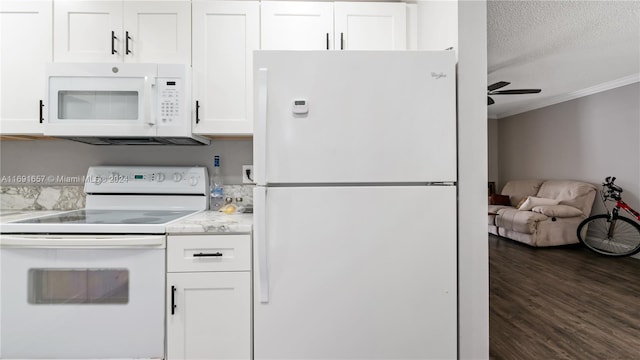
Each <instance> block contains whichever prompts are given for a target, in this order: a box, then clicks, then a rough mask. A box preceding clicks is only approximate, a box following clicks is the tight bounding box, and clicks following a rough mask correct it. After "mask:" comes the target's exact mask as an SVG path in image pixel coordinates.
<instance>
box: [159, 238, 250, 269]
mask: <svg viewBox="0 0 640 360" xmlns="http://www.w3.org/2000/svg"><path fill="white" fill-rule="evenodd" d="M249 270H251V237H250V235H176V236H169V237H168V238H167V272H192V271H249Z"/></svg>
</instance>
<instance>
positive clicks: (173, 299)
mask: <svg viewBox="0 0 640 360" xmlns="http://www.w3.org/2000/svg"><path fill="white" fill-rule="evenodd" d="M176 307H177V306H176V287H175V286H173V285H171V315H175V313H176Z"/></svg>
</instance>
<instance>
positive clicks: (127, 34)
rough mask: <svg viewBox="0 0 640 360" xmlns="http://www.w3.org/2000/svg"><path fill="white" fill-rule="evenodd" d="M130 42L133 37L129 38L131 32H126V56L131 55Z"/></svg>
mask: <svg viewBox="0 0 640 360" xmlns="http://www.w3.org/2000/svg"><path fill="white" fill-rule="evenodd" d="M129 40H131V36H129V32H128V31H126V32H125V41H124V47H125V55H129V54H131V50H129Z"/></svg>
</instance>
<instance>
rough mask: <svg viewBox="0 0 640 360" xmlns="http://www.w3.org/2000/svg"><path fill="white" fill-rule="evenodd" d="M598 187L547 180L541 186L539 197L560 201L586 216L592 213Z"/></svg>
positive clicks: (581, 183) (583, 183)
mask: <svg viewBox="0 0 640 360" xmlns="http://www.w3.org/2000/svg"><path fill="white" fill-rule="evenodd" d="M595 194H596V187H595V186H594V185H592V184H589V183H586V182H582V181H572V180H547V181H545V182H544V184H542V186H540V190H539V191H538V195H536V196H537V197H543V198H549V199H556V200H560V204H562V205H569V206H573V207H574V208H577V209H580V211H582V213H583V214H584V215H585V216H589V214H590V213H591V206H592V205H593V200H594V198H595Z"/></svg>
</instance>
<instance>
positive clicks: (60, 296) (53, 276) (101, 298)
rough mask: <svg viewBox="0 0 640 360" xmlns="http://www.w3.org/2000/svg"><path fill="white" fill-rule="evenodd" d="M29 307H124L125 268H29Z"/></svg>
mask: <svg viewBox="0 0 640 360" xmlns="http://www.w3.org/2000/svg"><path fill="white" fill-rule="evenodd" d="M28 300H29V303H30V304H126V303H128V302H129V270H127V269H29V299H28Z"/></svg>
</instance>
